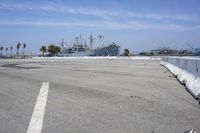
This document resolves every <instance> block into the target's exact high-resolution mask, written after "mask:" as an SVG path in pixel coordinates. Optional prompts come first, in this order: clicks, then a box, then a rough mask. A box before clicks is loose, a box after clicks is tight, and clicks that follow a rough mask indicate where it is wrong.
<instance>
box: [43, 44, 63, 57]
mask: <svg viewBox="0 0 200 133" xmlns="http://www.w3.org/2000/svg"><path fill="white" fill-rule="evenodd" d="M40 51H41V52H42V56H44V53H46V52H48V53H49V55H48V56H56V55H58V53H59V52H61V47H59V46H56V45H53V44H51V45H49V46H48V47H46V46H44V45H43V46H41V48H40Z"/></svg>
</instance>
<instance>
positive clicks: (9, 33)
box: [0, 0, 200, 53]
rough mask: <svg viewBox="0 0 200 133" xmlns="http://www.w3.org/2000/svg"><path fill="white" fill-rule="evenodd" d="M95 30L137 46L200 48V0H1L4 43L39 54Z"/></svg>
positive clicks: (139, 48) (107, 38) (0, 42)
mask: <svg viewBox="0 0 200 133" xmlns="http://www.w3.org/2000/svg"><path fill="white" fill-rule="evenodd" d="M92 32H93V34H94V35H95V36H97V35H101V34H102V35H104V37H105V43H111V42H113V41H114V42H116V43H117V44H119V45H121V47H122V49H123V48H129V49H130V50H131V51H143V50H149V49H155V48H157V47H159V46H165V47H171V48H179V49H181V48H187V46H186V43H189V44H191V45H193V46H194V47H200V0H49V1H46V0H43V1H40V0H34V1H31V0H29V1H28V0H24V1H23V0H19V1H17V0H13V1H12V0H0V46H4V47H10V46H13V47H14V48H15V47H16V44H17V42H22V43H27V52H30V51H32V52H34V53H36V52H38V51H39V48H40V46H41V45H47V44H49V43H56V42H60V41H61V39H64V40H65V41H66V42H67V43H70V42H72V41H74V38H75V37H76V36H79V35H80V34H81V35H82V38H85V39H86V40H87V41H88V38H89V35H90V34H91V33H92Z"/></svg>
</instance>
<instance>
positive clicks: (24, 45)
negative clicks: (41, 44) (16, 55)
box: [23, 43, 26, 55]
mask: <svg viewBox="0 0 200 133" xmlns="http://www.w3.org/2000/svg"><path fill="white" fill-rule="evenodd" d="M25 48H26V44H25V43H24V44H23V55H24V49H25Z"/></svg>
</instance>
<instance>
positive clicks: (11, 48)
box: [10, 46, 13, 56]
mask: <svg viewBox="0 0 200 133" xmlns="http://www.w3.org/2000/svg"><path fill="white" fill-rule="evenodd" d="M12 50H13V47H12V46H11V47H10V56H12Z"/></svg>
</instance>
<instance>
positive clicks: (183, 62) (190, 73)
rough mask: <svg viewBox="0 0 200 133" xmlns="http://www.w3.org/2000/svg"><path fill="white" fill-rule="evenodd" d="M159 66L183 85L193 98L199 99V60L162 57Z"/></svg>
mask: <svg viewBox="0 0 200 133" xmlns="http://www.w3.org/2000/svg"><path fill="white" fill-rule="evenodd" d="M161 65H163V66H164V67H166V68H167V69H168V70H169V71H171V72H172V73H173V74H174V75H175V76H176V77H177V79H178V80H179V81H180V82H181V83H183V84H185V86H186V88H187V89H188V91H189V92H190V93H191V94H192V95H193V96H194V97H195V98H197V99H200V58H189V57H163V58H162V61H161Z"/></svg>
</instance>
